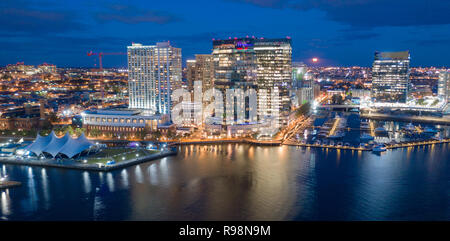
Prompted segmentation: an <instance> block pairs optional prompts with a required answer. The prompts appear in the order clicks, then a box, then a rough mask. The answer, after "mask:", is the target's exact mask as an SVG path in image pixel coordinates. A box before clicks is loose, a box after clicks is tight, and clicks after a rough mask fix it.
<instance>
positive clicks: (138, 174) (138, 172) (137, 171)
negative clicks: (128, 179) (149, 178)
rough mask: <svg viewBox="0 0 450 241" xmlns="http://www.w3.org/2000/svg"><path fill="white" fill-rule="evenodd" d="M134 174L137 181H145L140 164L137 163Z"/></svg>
mask: <svg viewBox="0 0 450 241" xmlns="http://www.w3.org/2000/svg"><path fill="white" fill-rule="evenodd" d="M134 175H135V177H136V182H137V183H143V182H144V177H143V174H142V169H141V166H140V165H137V166H136V168H135V169H134Z"/></svg>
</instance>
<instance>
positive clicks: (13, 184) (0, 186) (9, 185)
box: [0, 181, 22, 189]
mask: <svg viewBox="0 0 450 241" xmlns="http://www.w3.org/2000/svg"><path fill="white" fill-rule="evenodd" d="M21 185H22V183H21V182H15V181H4V182H0V189H8V188H12V187H19V186H21Z"/></svg>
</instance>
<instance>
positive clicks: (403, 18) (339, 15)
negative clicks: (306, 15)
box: [228, 0, 450, 27]
mask: <svg viewBox="0 0 450 241" xmlns="http://www.w3.org/2000/svg"><path fill="white" fill-rule="evenodd" d="M228 1H234V2H242V3H248V4H253V5H256V6H259V7H270V8H278V9H282V8H284V9H295V10H299V11H308V10H320V11H323V12H325V14H326V16H327V17H328V18H329V19H330V20H333V21H336V22H340V23H344V24H349V25H351V26H356V27H382V26H420V25H444V24H450V17H449V15H448V13H449V12H450V1H448V0H426V1H425V0H297V1H295V0H228Z"/></svg>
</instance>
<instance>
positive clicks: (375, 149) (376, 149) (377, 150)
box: [372, 145, 386, 153]
mask: <svg viewBox="0 0 450 241" xmlns="http://www.w3.org/2000/svg"><path fill="white" fill-rule="evenodd" d="M384 151H386V147H385V146H384V145H376V146H374V147H373V149H372V152H375V153H381V152H384Z"/></svg>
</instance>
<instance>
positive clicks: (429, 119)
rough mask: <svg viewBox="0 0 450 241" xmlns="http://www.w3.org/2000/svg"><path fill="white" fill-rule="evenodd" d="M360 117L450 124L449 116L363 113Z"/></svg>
mask: <svg viewBox="0 0 450 241" xmlns="http://www.w3.org/2000/svg"><path fill="white" fill-rule="evenodd" d="M360 117H361V118H365V119H373V120H393V121H403V122H414V123H428V124H441V125H450V118H447V117H434V116H408V115H390V114H380V113H371V114H361V115H360Z"/></svg>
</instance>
